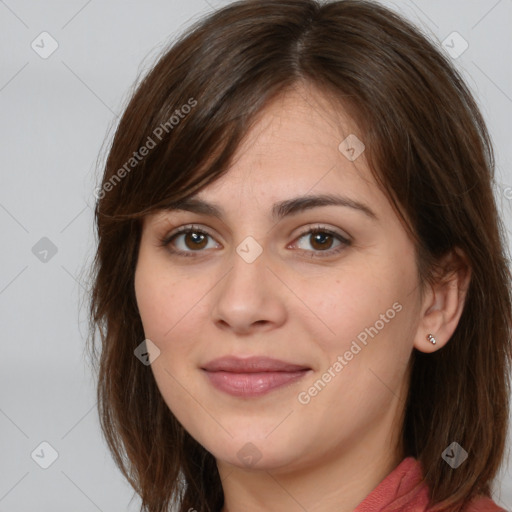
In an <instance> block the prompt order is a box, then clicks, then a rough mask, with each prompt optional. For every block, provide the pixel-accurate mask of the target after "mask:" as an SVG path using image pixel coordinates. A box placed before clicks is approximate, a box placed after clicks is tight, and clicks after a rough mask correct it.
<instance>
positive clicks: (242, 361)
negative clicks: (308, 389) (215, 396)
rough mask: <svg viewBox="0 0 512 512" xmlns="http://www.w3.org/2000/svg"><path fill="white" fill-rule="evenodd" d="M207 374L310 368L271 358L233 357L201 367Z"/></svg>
mask: <svg viewBox="0 0 512 512" xmlns="http://www.w3.org/2000/svg"><path fill="white" fill-rule="evenodd" d="M202 369H203V370H207V371H209V372H219V371H224V372H232V373H256V372H296V371H300V370H309V369H310V368H309V367H307V366H304V365H300V364H293V363H288V362H286V361H281V360H279V359H273V358H271V357H262V356H252V357H247V358H240V357H235V356H225V357H219V358H218V359H213V360H212V361H210V362H208V363H206V364H205V365H204V366H202Z"/></svg>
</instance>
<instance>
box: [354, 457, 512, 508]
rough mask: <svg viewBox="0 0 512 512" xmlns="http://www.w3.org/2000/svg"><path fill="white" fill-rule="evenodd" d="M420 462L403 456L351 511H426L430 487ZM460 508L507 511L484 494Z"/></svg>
mask: <svg viewBox="0 0 512 512" xmlns="http://www.w3.org/2000/svg"><path fill="white" fill-rule="evenodd" d="M422 478H423V474H422V470H421V464H420V462H419V461H418V460H416V459H415V458H414V457H406V458H405V459H404V460H403V461H402V462H401V463H400V464H399V465H398V466H397V467H396V468H395V469H394V470H393V471H392V472H391V473H390V474H389V475H388V476H387V477H386V478H385V479H384V480H382V482H381V483H380V484H379V485H378V486H377V487H376V488H375V489H374V490H373V491H372V492H371V493H370V494H369V495H368V496H367V497H366V498H365V499H364V500H363V501H362V502H361V503H360V504H359V505H358V506H357V507H356V509H355V510H354V512H429V510H432V509H430V508H427V507H428V497H429V490H428V486H427V484H426V483H425V482H422ZM462 512H506V510H505V509H503V508H501V507H498V505H496V503H494V501H492V500H491V499H490V498H487V497H479V498H477V499H474V500H473V501H472V502H471V504H470V505H468V506H466V508H464V510H463V511H462Z"/></svg>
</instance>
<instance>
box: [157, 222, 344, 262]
mask: <svg viewBox="0 0 512 512" xmlns="http://www.w3.org/2000/svg"><path fill="white" fill-rule="evenodd" d="M183 233H197V234H201V235H206V236H209V237H211V238H213V237H212V236H211V235H210V234H209V233H208V232H207V231H205V230H204V229H201V228H200V227H199V226H196V225H187V226H182V227H181V228H178V229H177V230H176V231H175V232H173V233H171V234H170V235H167V236H165V237H164V238H162V239H160V244H159V245H160V246H162V247H167V248H168V250H169V251H170V252H171V253H172V254H175V255H177V256H185V257H189V256H192V257H196V255H195V254H194V253H200V252H203V251H200V250H198V251H182V250H179V249H171V248H170V244H171V242H172V241H173V240H174V239H175V238H177V237H178V236H179V235H181V234H183ZM317 233H324V234H328V235H331V236H333V237H335V238H337V239H338V240H339V241H340V242H341V245H339V246H338V247H337V248H335V249H329V250H327V251H314V250H313V251H308V250H306V249H299V250H301V251H305V252H311V257H312V258H325V257H328V256H334V255H335V254H338V253H339V252H341V251H342V250H343V249H345V247H346V246H349V245H350V244H351V241H350V240H348V239H347V238H345V237H343V236H341V235H340V234H339V233H336V232H334V231H332V230H330V229H327V228H324V227H323V226H321V225H317V226H314V227H312V228H309V229H308V230H306V231H304V232H302V233H301V234H299V235H298V237H297V240H300V239H301V238H302V237H303V236H305V235H309V234H311V235H312V234H317ZM318 253H323V254H322V255H319V254H318ZM324 255H325V256H324Z"/></svg>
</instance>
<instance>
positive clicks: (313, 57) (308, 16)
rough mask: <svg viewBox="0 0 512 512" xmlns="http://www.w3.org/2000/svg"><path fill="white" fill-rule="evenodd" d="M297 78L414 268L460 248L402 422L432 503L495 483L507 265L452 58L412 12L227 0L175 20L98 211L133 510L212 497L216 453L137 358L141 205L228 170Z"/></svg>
mask: <svg viewBox="0 0 512 512" xmlns="http://www.w3.org/2000/svg"><path fill="white" fill-rule="evenodd" d="M301 82H303V83H308V84H312V85H314V86H315V87H316V88H317V90H318V91H321V92H322V93H324V94H325V95H326V97H327V96H329V97H331V98H334V99H336V100H337V101H339V105H340V106H342V107H343V109H344V111H345V112H348V113H350V115H351V116H352V118H353V119H355V120H356V122H357V125H358V127H359V128H360V130H361V134H362V137H363V141H364V143H365V145H366V151H365V157H366V159H367V161H368V164H369V166H370V169H371V171H372V173H373V175H374V176H375V178H376V179H377V181H378V183H379V184H380V185H381V186H382V189H383V191H384V192H385V193H386V194H387V197H388V198H389V199H390V201H391V202H392V204H393V206H394V208H395V209H396V211H397V213H398V214H399V215H401V216H402V218H403V219H404V221H405V217H406V218H407V225H408V226H409V227H410V230H411V233H412V235H413V236H414V243H415V246H416V254H417V262H418V271H419V275H420V277H421V282H422V284H425V283H428V282H429V280H432V279H433V278H434V277H433V276H434V270H435V269H436V265H435V264H436V262H438V261H439V259H440V258H441V256H443V255H445V254H446V253H448V252H449V251H450V250H452V249H454V248H455V247H458V248H460V249H461V250H462V251H463V252H464V253H465V255H466V256H467V258H468V262H469V264H470V266H471V270H472V274H471V282H470V285H469V289H468V293H467V297H466V303H465V307H464V311H463V313H462V317H461V319H460V322H459V325H458V326H457V329H456V330H455V332H454V334H453V336H452V338H451V340H450V341H449V343H448V344H447V345H446V346H444V347H443V348H442V349H440V350H438V351H436V352H434V353H431V354H425V353H422V352H419V351H416V350H414V351H413V355H412V361H411V364H412V374H411V380H410V389H409V395H408V400H407V405H406V410H405V420H404V423H403V428H402V441H403V445H404V447H405V453H406V455H410V456H414V457H416V458H417V459H418V460H419V461H420V462H421V464H422V467H423V470H424V474H425V478H426V482H427V483H428V485H429V487H430V489H431V505H432V506H434V505H438V504H439V505H440V506H442V507H445V508H446V510H450V511H456V510H462V507H463V506H464V505H465V504H466V503H467V502H469V500H471V499H472V498H473V497H474V496H476V495H478V494H483V495H487V496H490V491H491V488H490V485H491V483H492V480H493V478H494V477H495V475H496V473H497V471H498V469H499V467H500V464H501V462H502V459H503V456H504V449H505V442H506V434H507V428H508V411H509V394H510V389H509V381H508V378H509V375H510V368H511V362H512V345H511V326H512V318H511V316H512V311H511V310H512V307H511V285H510V283H511V280H510V271H509V268H508V266H507V257H506V254H505V242H504V229H503V226H502V223H501V220H500V218H499V216H498V213H497V208H496V204H495V199H494V197H493V191H492V182H493V179H494V175H493V173H494V155H493V149H492V145H491V142H490V137H489V134H488V132H487V129H486V126H485V124H484V120H483V119H482V116H481V114H480V112H479V109H478V107H477V105H476V103H475V101H474V99H473V98H472V95H471V93H470V92H469V90H468V88H467V86H466V85H465V84H464V82H463V80H462V78H461V76H460V74H459V73H458V72H457V71H456V69H454V67H453V65H452V64H451V63H450V62H449V61H448V59H447V58H446V57H445V56H443V55H442V54H441V53H440V52H439V51H438V50H437V48H436V47H435V46H434V45H433V44H432V43H431V42H429V40H428V38H427V37H425V36H424V35H422V34H421V33H420V32H419V30H418V29H417V28H416V27H414V26H413V25H412V24H410V23H409V22H407V21H405V20H404V19H402V18H401V17H400V16H398V15H397V14H395V13H393V12H392V11H390V10H388V9H387V8H384V7H382V6H381V5H379V4H377V3H373V2H369V1H358V0H341V1H335V2H328V3H325V2H319V1H315V0H257V1H255V0H254V1H253V0H248V1H241V2H236V3H233V4H231V5H228V6H227V7H225V8H223V9H221V10H219V11H216V12H214V13H213V14H211V15H209V16H208V17H206V18H204V19H202V20H200V21H199V22H197V23H196V24H195V25H194V26H193V27H192V28H191V29H190V30H189V31H187V32H186V33H184V34H183V35H181V36H180V37H179V40H178V41H176V42H175V44H173V45H172V47H171V48H170V49H169V50H168V51H166V53H164V54H163V55H162V56H161V58H160V59H159V61H158V62H157V64H156V65H155V66H154V67H153V69H152V70H151V71H150V72H149V73H148V75H147V76H146V77H145V78H144V79H143V80H142V81H141V83H140V84H139V86H138V88H137V90H136V91H135V93H134V94H133V97H132V98H131V100H130V101H129V104H128V106H127V108H126V110H125V112H124V115H123V116H122V119H121V120H120V122H119V125H118V128H117V131H116V133H115V136H114V138H113V142H112V145H111V148H110V150H109V154H108V158H107V160H106V165H105V169H104V174H103V182H102V188H101V191H100V193H99V194H98V195H97V197H98V201H97V203H96V210H95V216H96V217H95V220H96V228H97V236H98V248H97V253H96V257H95V261H94V267H93V291H92V297H91V303H90V320H91V348H93V352H94V353H93V354H92V356H93V358H94V362H95V364H96V367H97V368H98V410H99V416H100V421H101V427H102V430H103V432H104V435H105V437H106V440H107V442H108V446H109V448H110V450H111V451H112V454H113V457H114V459H115V462H116V464H117V465H118V466H119V468H120V470H121V471H122V472H123V474H124V475H125V477H126V478H127V479H128V480H129V482H130V483H131V485H132V486H133V488H134V489H135V490H136V492H137V493H138V494H139V495H140V496H141V499H142V507H143V509H144V510H147V511H149V512H157V511H158V512H160V511H164V510H167V507H168V506H169V505H170V504H171V503H173V504H174V505H175V506H176V505H177V510H179V511H182V512H185V511H186V510H188V509H189V508H190V507H193V508H194V509H195V510H197V511H199V512H205V511H212V512H213V511H215V512H217V511H218V510H220V508H221V507H222V504H223V492H222V486H221V482H220V478H219V474H218V471H217V466H216V463H215V459H214V457H213V456H212V455H211V454H210V453H209V452H207V451H206V450H205V449H204V448H203V447H202V446H201V445H199V444H198V443H197V442H196V441H195V440H194V439H193V438H192V437H191V436H190V435H189V434H188V433H187V432H186V431H185V430H184V429H183V427H182V426H181V425H180V424H179V422H178V421H177V420H176V419H175V417H174V416H173V414H172V412H171V411H170V410H169V408H168V406H167V405H166V404H165V402H164V401H163V398H162V396H161V394H160V392H159V390H158V388H157V386H156V383H155V380H154V377H153V374H152V372H151V368H150V367H149V366H145V365H143V364H141V362H140V361H139V360H138V359H137V358H136V357H134V350H135V348H136V347H137V346H138V345H139V344H140V343H141V342H142V341H143V340H144V331H143V328H142V323H141V319H140V316H139V313H138V309H137V305H136V300H135V292H134V272H135V267H136V263H137V254H138V247H139V243H140V236H141V220H142V219H143V217H144V216H145V215H147V214H148V213H149V212H153V211H156V210H158V209H160V208H165V207H166V206H168V205H171V204H173V203H174V202H176V201H178V200H180V199H183V198H185V197H187V196H190V195H193V194H195V193H197V192H198V191H199V190H200V189H202V188H204V187H205V186H207V185H208V184H210V183H212V182H213V181H215V179H217V178H218V177H219V176H221V175H222V174H223V173H225V172H226V171H227V169H228V168H229V165H230V162H231V161H232V157H233V154H234V153H235V151H236V149H237V148H238V147H239V145H240V143H241V141H242V139H243V137H244V135H245V134H247V132H248V130H249V128H250V126H251V125H252V123H254V120H255V119H256V117H257V114H258V113H260V112H262V111H263V108H264V107H265V106H266V105H268V104H269V102H270V101H271V100H272V99H274V98H275V97H276V96H277V95H278V94H282V93H283V92H286V91H287V90H289V88H290V87H294V86H295V85H296V84H298V83H301ZM186 105H188V106H189V107H190V108H188V107H187V108H185V106H186ZM173 113H174V114H173ZM173 115H174V119H173V117H172V116H173ZM150 140H151V141H152V142H150ZM152 143H154V147H153V144H152ZM143 146H145V147H146V148H149V147H150V146H151V149H149V151H141V148H142V147H143ZM134 153H136V154H137V158H136V160H134V158H135V156H134ZM142 153H145V155H144V156H142ZM139 157H140V158H139ZM123 169H124V171H123ZM96 327H98V329H99V333H100V337H101V347H100V348H101V354H100V356H98V355H97V353H96V345H97V343H95V340H96V341H97V335H95V333H94V331H95V328H96ZM453 441H456V442H458V443H459V444H460V445H461V446H462V447H463V448H464V449H465V450H466V451H467V452H468V453H469V458H468V459H467V461H466V462H465V463H464V464H462V465H461V466H460V467H459V468H457V469H456V470H453V469H451V468H450V466H449V465H448V464H446V463H445V462H444V461H443V460H442V458H441V454H442V452H443V451H444V450H445V448H446V447H447V446H448V445H450V444H451V443H452V442H453Z"/></svg>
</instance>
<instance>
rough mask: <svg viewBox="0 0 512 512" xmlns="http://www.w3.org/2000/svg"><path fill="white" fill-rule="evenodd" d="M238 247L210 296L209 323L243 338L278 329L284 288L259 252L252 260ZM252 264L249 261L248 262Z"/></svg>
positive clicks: (273, 267)
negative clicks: (251, 334) (243, 336)
mask: <svg viewBox="0 0 512 512" xmlns="http://www.w3.org/2000/svg"><path fill="white" fill-rule="evenodd" d="M246 248H247V246H244V244H240V246H239V247H238V251H239V252H238V251H235V250H234V251H233V254H232V257H231V258H230V264H231V265H230V268H229V270H228V271H227V273H226V274H225V275H224V278H223V279H222V280H221V281H220V282H219V284H218V285H217V286H216V287H215V292H214V293H213V294H212V320H213V322H214V323H215V324H216V326H217V327H218V328H219V329H222V330H224V331H232V332H233V333H234V334H238V335H242V334H243V335H247V334H250V333H251V332H261V331H267V330H271V329H275V328H277V327H279V326H281V325H282V324H283V323H284V321H285V319H286V314H287V311H286V306H285V299H286V293H288V294H289V291H288V292H287V288H286V287H285V286H284V285H283V283H282V282H281V281H280V280H279V278H278V277H277V275H278V274H279V272H278V271H277V270H276V265H272V262H271V261H270V260H271V258H270V257H268V255H267V252H266V251H265V250H263V251H262V252H261V253H260V254H259V255H258V256H257V257H256V258H255V259H254V260H252V257H249V258H248V257H246V254H245V253H244V252H243V249H246ZM251 260H252V261H251Z"/></svg>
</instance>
